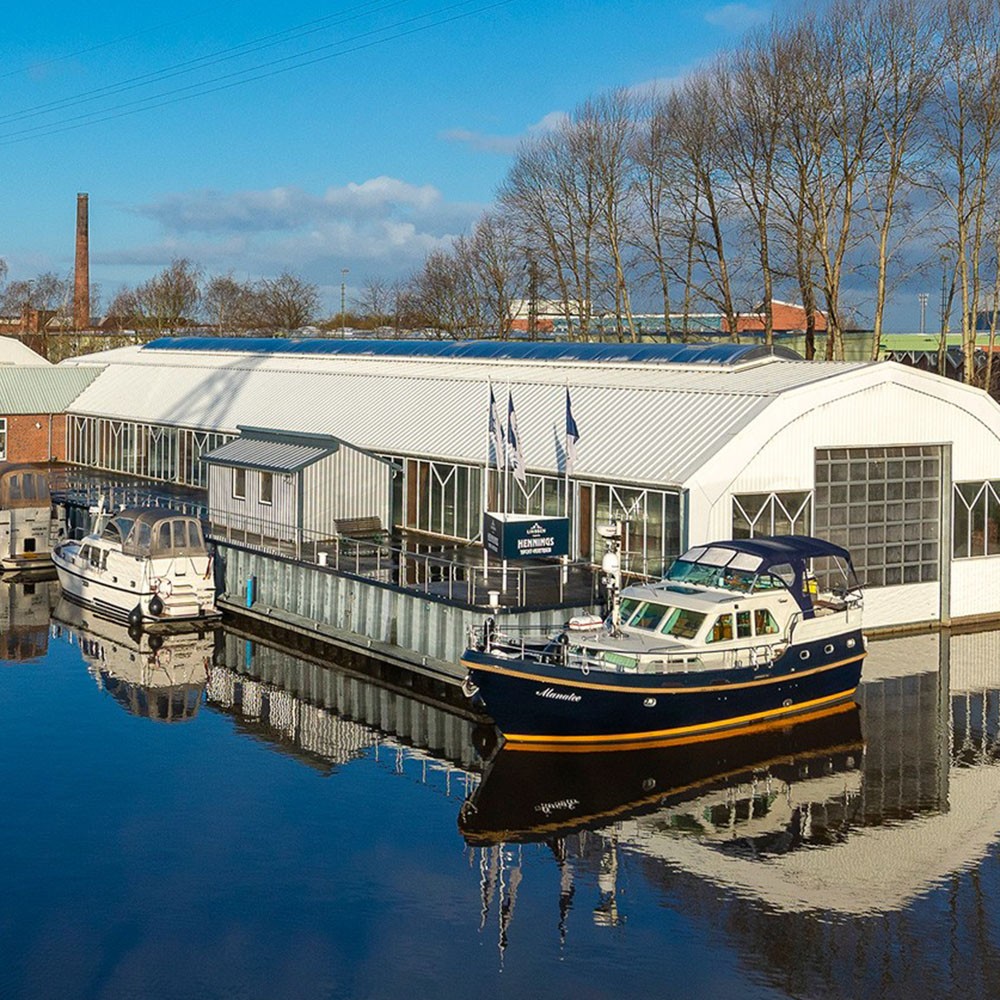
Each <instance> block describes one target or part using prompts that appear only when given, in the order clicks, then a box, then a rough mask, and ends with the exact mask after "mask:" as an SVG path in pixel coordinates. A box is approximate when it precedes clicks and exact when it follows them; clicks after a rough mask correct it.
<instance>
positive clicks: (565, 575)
mask: <svg viewBox="0 0 1000 1000" xmlns="http://www.w3.org/2000/svg"><path fill="white" fill-rule="evenodd" d="M566 418H567V419H565V420H563V424H564V425H565V426H564V427H563V436H564V438H563V439H564V445H563V490H564V492H565V494H566V496H565V500H564V504H563V509H564V510H565V512H566V522H567V532H566V535H567V540H568V538H569V530H568V529H569V419H568V418H569V379H566ZM568 581H569V552H567V553H566V554H565V555H564V556H563V557H562V585H563V586H564V587H565V586H566V584H567V582H568ZM559 598H560V600H562V598H563V595H562V594H560V595H559Z"/></svg>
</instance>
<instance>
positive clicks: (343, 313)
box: [340, 267, 351, 337]
mask: <svg viewBox="0 0 1000 1000" xmlns="http://www.w3.org/2000/svg"><path fill="white" fill-rule="evenodd" d="M350 273H351V269H350V268H349V267H342V268H341V269H340V335H341V337H346V336H347V276H348V275H349V274H350Z"/></svg>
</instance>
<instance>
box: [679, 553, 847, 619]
mask: <svg viewBox="0 0 1000 1000" xmlns="http://www.w3.org/2000/svg"><path fill="white" fill-rule="evenodd" d="M821 558H831V559H834V560H837V561H838V562H839V563H840V568H841V571H842V573H843V589H844V592H845V593H847V592H850V591H854V590H860V585H859V583H858V580H857V577H856V575H855V573H854V564H853V563H852V562H851V554H850V553H849V552H848V551H847V549H845V548H843V547H842V546H840V545H835V544H834V543H833V542H828V541H826V540H825V539H822V538H813V537H812V536H810V535H779V536H771V537H765V538H734V539H730V540H729V541H725V542H712V543H711V544H710V545H698V546H695V547H694V548H691V549H688V551H687V552H685V553H684V555H682V556H681V557H680V558H679V559H677V560H676V562H675V563H674V564H673V566H671V567H670V570H669V571H668V573H667V579H668V580H688V582H695V580H694V577H696V576H697V575H698V574H697V572H696V568H703V569H707V570H713V571H716V573H717V575H718V576H719V578H720V579H721V578H726V579H729V578H732V577H736V578H737V579H739V580H741V581H742V582H743V583H744V584H745V589H747V590H750V589H754V586H753V585H754V584H757V586H758V587H759V581H760V580H761V578H768V577H770V578H771V579H774V580H779V581H781V584H782V585H783V586H785V587H786V588H787V589H788V590H789V591H790V592H791V594H792V596H793V597H794V598H795V600H796V601H797V603H798V604H799V607H800V608H802V610H803V611H804V612H806V613H807V615H808V614H811V613H812V611H813V607H814V602H813V597H815V596H816V588H815V578H814V577H813V576H812V572H811V569H810V563H811V561H812V560H814V559H821ZM810 581H811V584H812V585H810ZM741 589H742V588H741Z"/></svg>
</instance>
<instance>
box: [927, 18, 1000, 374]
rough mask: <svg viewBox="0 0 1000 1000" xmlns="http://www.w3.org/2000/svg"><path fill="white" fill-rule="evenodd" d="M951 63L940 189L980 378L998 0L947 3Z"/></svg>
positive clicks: (969, 363)
mask: <svg viewBox="0 0 1000 1000" xmlns="http://www.w3.org/2000/svg"><path fill="white" fill-rule="evenodd" d="M944 3H945V18H946V23H945V26H944V31H943V39H942V52H943V68H942V72H941V74H940V76H939V79H938V85H937V88H936V91H935V115H934V119H933V125H932V129H933V135H934V142H935V144H936V145H937V147H938V148H939V150H940V157H939V161H938V169H937V171H936V178H935V187H936V190H937V192H938V195H939V197H940V199H941V201H942V203H943V204H944V205H946V206H947V207H948V209H949V214H950V226H949V229H950V234H949V237H948V239H947V241H946V243H945V246H946V248H947V249H948V250H950V252H951V255H952V256H953V258H954V260H955V268H956V277H957V286H958V294H959V298H960V301H961V309H962V351H963V359H964V370H965V380H966V381H967V382H968V383H970V384H972V382H973V381H974V379H975V352H976V321H975V312H976V309H977V308H978V305H979V299H980V295H981V292H982V287H983V284H982V275H981V268H982V265H983V259H982V258H983V254H984V251H985V250H986V248H987V246H988V243H989V235H990V234H989V232H988V230H989V223H990V221H991V214H990V198H989V196H990V194H991V192H992V189H993V187H994V183H995V179H996V176H997V168H998V163H997V157H998V140H1000V9H998V8H997V5H996V3H995V2H994V0H944Z"/></svg>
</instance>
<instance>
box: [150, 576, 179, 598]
mask: <svg viewBox="0 0 1000 1000" xmlns="http://www.w3.org/2000/svg"><path fill="white" fill-rule="evenodd" d="M173 592H174V585H173V581H171V579H170V577H169V576H165V577H163V578H162V579H160V580H154V581H153V593H154V594H159V595H160V597H169V596H170V595H171V594H172V593H173Z"/></svg>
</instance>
